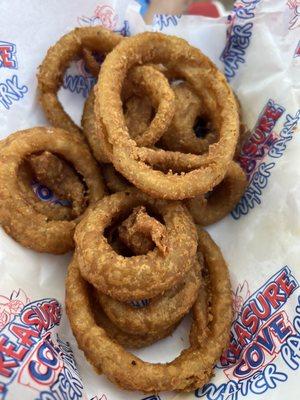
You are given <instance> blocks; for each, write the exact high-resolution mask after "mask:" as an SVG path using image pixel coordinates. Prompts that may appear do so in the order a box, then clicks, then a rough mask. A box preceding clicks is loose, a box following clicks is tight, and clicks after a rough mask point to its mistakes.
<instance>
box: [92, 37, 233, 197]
mask: <svg viewBox="0 0 300 400" xmlns="http://www.w3.org/2000/svg"><path fill="white" fill-rule="evenodd" d="M151 62H154V63H162V64H165V65H167V66H169V67H171V68H174V69H176V73H177V74H178V76H180V77H181V78H182V79H185V80H187V81H188V82H189V83H190V84H191V86H192V87H193V89H194V90H195V92H196V93H197V95H198V96H199V97H200V98H201V100H202V101H203V103H204V106H205V109H206V110H207V112H208V117H209V118H211V119H212V120H213V122H214V126H215V128H216V130H217V132H218V135H219V140H218V142H217V143H215V144H213V145H211V146H210V147H209V150H208V153H206V154H204V155H201V156H196V155H190V154H181V153H179V154H177V153H172V152H167V151H163V150H160V151H159V152H158V153H157V152H156V151H155V150H153V149H148V148H144V147H142V148H139V147H137V145H136V143H135V141H133V140H131V139H130V136H129V133H128V130H127V128H126V124H125V119H124V115H123V110H122V108H121V87H122V84H121V83H120V82H123V80H124V78H125V76H126V75H127V73H128V71H129V70H130V69H131V68H132V67H134V66H135V65H137V64H141V63H151ZM95 90H96V104H95V114H96V123H97V125H98V126H99V124H100V123H103V124H104V126H105V129H106V131H107V135H108V138H109V141H110V143H111V144H112V146H113V164H114V166H115V168H116V169H117V170H118V171H119V172H121V173H122V175H124V176H125V177H126V178H127V179H128V180H129V181H130V182H132V183H133V184H134V185H135V186H137V187H138V188H139V189H141V190H143V191H145V192H146V193H148V194H150V195H151V196H153V197H156V198H166V199H173V200H176V199H184V198H192V197H194V196H197V195H201V194H204V193H207V192H208V191H210V190H212V189H213V187H214V186H216V185H217V184H218V183H219V182H220V181H221V180H222V179H223V177H224V176H225V174H226V170H227V168H228V165H229V163H230V161H231V160H232V158H233V155H234V151H235V147H236V143H237V139H238V125H239V121H238V111H237V105H236V102H235V99H234V95H233V93H232V91H231V89H230V87H229V86H228V84H227V82H226V79H225V77H224V75H223V74H222V73H221V72H219V71H218V70H217V68H216V67H215V66H214V64H213V63H212V62H211V61H210V60H209V59H208V58H207V57H206V56H204V55H203V54H202V53H201V52H200V51H199V50H198V49H196V48H193V47H191V46H190V45H188V43H187V42H185V41H184V40H182V39H179V38H176V37H173V36H167V35H163V34H161V33H153V32H146V33H142V34H139V35H136V36H134V37H131V38H128V39H126V40H124V41H122V42H121V43H119V45H118V46H117V47H116V48H115V49H114V50H113V51H112V52H111V53H110V54H109V55H108V56H107V57H106V60H105V61H104V63H103V64H102V67H101V73H100V76H99V81H98V84H97V85H96V88H95ZM112 114H113V116H114V117H113V118H111V115H112ZM155 153H157V157H156V160H153V161H152V162H151V158H152V157H154V158H155ZM166 158H169V161H168V162H169V163H170V165H172V164H173V166H174V168H176V164H177V162H178V160H179V161H180V160H181V161H180V162H182V166H183V167H185V168H186V169H191V168H194V170H190V171H188V172H186V171H184V173H182V174H174V173H172V171H170V172H169V173H168V174H164V173H163V172H162V171H158V170H155V169H152V168H150V166H149V165H147V164H146V162H148V163H150V165H154V164H155V163H157V162H160V163H162V164H163V163H164V161H165V159H166Z"/></svg>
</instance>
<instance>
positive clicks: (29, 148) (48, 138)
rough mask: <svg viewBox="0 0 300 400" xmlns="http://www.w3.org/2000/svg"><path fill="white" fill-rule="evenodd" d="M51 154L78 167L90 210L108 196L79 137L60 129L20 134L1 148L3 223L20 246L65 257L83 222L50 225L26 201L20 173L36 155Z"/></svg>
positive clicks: (0, 216)
mask: <svg viewBox="0 0 300 400" xmlns="http://www.w3.org/2000/svg"><path fill="white" fill-rule="evenodd" d="M44 151H49V152H51V153H54V154H57V155H60V156H62V157H63V158H64V159H65V160H67V161H68V162H70V163H71V164H72V165H74V168H75V169H76V171H78V173H79V174H80V175H81V176H82V177H83V178H84V180H85V183H86V185H87V190H88V201H89V206H91V205H93V204H94V203H96V202H97V201H98V200H99V199H101V198H102V197H103V195H104V185H103V182H102V178H101V175H100V172H99V169H98V166H97V165H96V163H95V161H94V159H93V157H92V156H91V154H90V152H89V149H88V147H87V146H86V144H85V143H84V142H83V141H82V139H80V138H79V137H78V136H77V135H72V134H71V133H69V132H66V131H64V130H62V129H58V128H43V127H37V128H32V129H27V130H24V131H19V132H16V133H14V134H12V135H10V137H9V138H7V139H6V140H5V141H4V144H2V145H1V148H0V199H1V201H0V223H1V225H2V226H3V228H4V230H5V231H6V232H7V233H8V234H9V235H10V236H12V237H13V238H14V239H15V240H16V241H17V242H19V243H21V244H22V245H23V246H25V247H29V248H32V249H34V250H36V251H39V252H47V253H54V254H62V253H65V252H67V251H69V250H71V249H72V248H73V247H74V241H73V234H74V229H75V227H76V225H77V223H78V222H79V220H80V218H81V217H82V216H83V215H84V214H85V213H86V211H87V210H86V211H85V212H84V213H83V214H82V215H81V216H80V217H78V218H76V219H74V220H72V221H51V220H50V221H49V219H48V218H47V217H46V216H45V215H43V214H40V213H38V212H37V211H36V210H35V209H34V207H32V206H31V205H30V204H28V202H26V200H24V196H23V193H22V192H21V189H20V186H19V183H18V169H19V167H20V165H21V163H22V162H23V161H24V159H26V158H27V157H30V156H31V155H32V154H36V153H40V152H44Z"/></svg>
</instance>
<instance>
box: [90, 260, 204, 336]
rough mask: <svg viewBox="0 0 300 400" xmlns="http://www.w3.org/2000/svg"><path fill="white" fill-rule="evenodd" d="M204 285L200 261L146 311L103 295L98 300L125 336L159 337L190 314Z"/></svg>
mask: <svg viewBox="0 0 300 400" xmlns="http://www.w3.org/2000/svg"><path fill="white" fill-rule="evenodd" d="M200 284H201V266H200V264H199V262H198V260H197V261H196V262H195V264H194V267H193V268H192V269H191V270H190V271H189V272H188V273H187V275H186V276H185V277H184V278H183V281H182V282H180V283H179V285H178V286H177V287H175V288H172V289H170V290H168V291H167V292H166V293H164V295H163V296H161V297H158V298H157V299H152V300H151V301H150V304H149V305H148V306H146V307H143V308H134V307H132V305H130V304H126V303H121V302H119V301H117V300H114V299H112V298H111V297H109V296H106V295H104V294H103V293H101V292H98V293H97V297H98V300H99V302H100V304H101V307H102V308H103V310H104V312H105V313H106V315H107V316H108V318H109V319H110V320H111V321H113V323H114V324H115V325H116V326H118V327H119V328H120V329H121V330H122V331H123V332H126V333H129V334H139V335H146V334H147V333H148V334H155V333H157V332H161V331H165V330H167V329H168V328H169V327H170V326H173V325H174V324H176V323H178V322H179V321H180V320H181V319H182V318H183V317H184V315H186V314H187V313H188V312H189V311H190V309H191V308H192V306H193V304H194V303H195V301H196V300H197V297H198V293H199V288H200Z"/></svg>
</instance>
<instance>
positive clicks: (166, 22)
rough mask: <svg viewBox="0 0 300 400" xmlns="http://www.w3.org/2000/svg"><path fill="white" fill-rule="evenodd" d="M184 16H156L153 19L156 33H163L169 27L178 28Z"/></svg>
mask: <svg viewBox="0 0 300 400" xmlns="http://www.w3.org/2000/svg"><path fill="white" fill-rule="evenodd" d="M181 18H182V15H168V14H155V15H154V18H153V28H154V30H155V31H163V30H164V29H167V28H169V26H177V25H178V24H179V21H180V20H181Z"/></svg>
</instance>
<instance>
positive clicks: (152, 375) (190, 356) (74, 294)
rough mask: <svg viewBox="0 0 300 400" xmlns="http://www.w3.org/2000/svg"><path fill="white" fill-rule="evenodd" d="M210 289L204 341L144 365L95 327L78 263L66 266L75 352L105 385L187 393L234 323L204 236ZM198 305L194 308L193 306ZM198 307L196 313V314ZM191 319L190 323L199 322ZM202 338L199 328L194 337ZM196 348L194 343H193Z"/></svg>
mask: <svg viewBox="0 0 300 400" xmlns="http://www.w3.org/2000/svg"><path fill="white" fill-rule="evenodd" d="M199 240H200V243H201V246H202V248H203V250H204V251H203V253H204V258H205V261H206V266H207V268H208V272H209V276H210V285H211V290H212V298H211V310H210V312H211V320H210V322H209V324H208V333H207V338H206V340H205V341H200V340H199V342H200V343H199V345H197V347H195V346H192V347H190V348H189V349H187V350H184V351H183V352H182V353H181V355H180V356H179V357H177V358H176V359H175V360H174V361H172V362H170V363H167V364H151V363H148V362H144V361H142V360H141V359H139V358H138V357H136V356H134V355H133V354H131V353H129V352H127V351H126V350H125V349H124V348H123V347H121V346H120V345H118V344H117V343H116V342H115V341H113V340H111V339H110V338H109V336H108V334H107V333H106V332H105V330H104V329H103V328H102V327H101V321H100V324H99V325H97V324H96V322H95V319H94V317H93V314H92V310H91V308H90V303H89V288H88V285H87V284H86V282H85V281H84V280H83V278H82V277H81V276H80V272H79V268H78V265H77V263H76V260H74V259H73V261H72V263H71V264H70V266H69V270H68V276H67V282H66V306H67V313H68V316H69V319H70V323H71V327H72V330H73V333H74V335H75V337H76V339H77V342H78V345H79V347H80V348H81V349H82V350H83V351H84V353H85V355H86V357H87V358H88V360H90V362H91V363H92V364H93V365H94V366H95V367H96V368H97V367H98V368H100V369H102V371H103V373H104V374H105V375H106V376H107V377H108V379H109V380H111V381H112V382H114V383H116V384H117V385H118V386H120V387H122V388H124V389H127V390H140V391H143V392H156V393H157V392H160V391H172V390H181V391H191V390H194V389H196V388H198V387H202V386H203V385H204V384H206V383H207V382H208V381H209V379H210V377H211V375H212V370H213V367H214V365H215V363H216V362H217V360H218V359H219V357H220V356H221V354H222V352H223V350H224V349H225V347H226V346H227V343H228V341H229V334H230V327H231V321H232V300H231V287H230V280H229V274H228V269H227V266H226V263H225V262H224V259H223V257H222V253H221V252H220V250H219V248H218V247H217V246H216V244H215V243H214V242H213V241H212V239H211V238H210V237H209V235H208V234H206V233H204V232H202V233H201V234H200V239H199ZM196 304H197V303H196ZM196 311H197V308H195V309H194V312H196ZM196 321H197V320H196V319H195V320H194V324H195V323H197V322H196ZM194 334H196V335H197V336H198V335H199V337H200V336H202V335H203V324H201V323H200V324H199V326H198V328H196V331H195V333H194ZM195 343H198V341H197V340H196V339H195Z"/></svg>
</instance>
